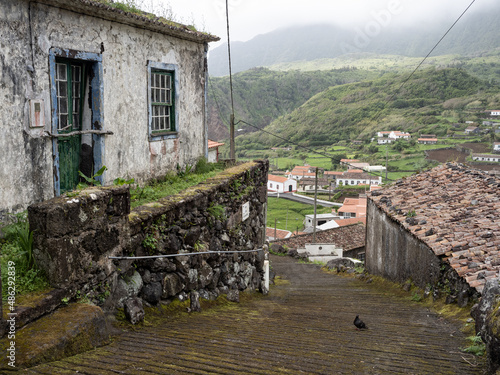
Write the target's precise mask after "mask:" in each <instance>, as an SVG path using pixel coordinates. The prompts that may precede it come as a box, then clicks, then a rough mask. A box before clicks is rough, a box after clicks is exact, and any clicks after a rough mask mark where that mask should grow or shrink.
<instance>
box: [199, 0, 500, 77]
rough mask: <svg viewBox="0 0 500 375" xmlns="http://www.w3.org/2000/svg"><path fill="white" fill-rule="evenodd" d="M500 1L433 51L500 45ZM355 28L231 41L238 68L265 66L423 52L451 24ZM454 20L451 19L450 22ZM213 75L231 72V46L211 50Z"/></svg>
mask: <svg viewBox="0 0 500 375" xmlns="http://www.w3.org/2000/svg"><path fill="white" fill-rule="evenodd" d="M499 11H500V3H498V4H495V5H494V9H489V10H488V11H487V12H486V11H483V12H479V11H478V12H475V13H471V14H469V15H467V17H464V18H463V19H461V20H460V22H458V23H457V24H456V25H455V27H454V28H453V29H452V31H451V32H450V33H449V34H448V35H447V36H446V38H444V39H443V41H442V42H441V43H440V44H439V46H438V47H437V48H436V49H435V50H434V51H433V53H432V56H437V55H447V54H459V55H463V56H469V55H473V54H477V53H478V52H488V51H490V50H491V49H493V48H495V47H497V46H499V45H500V18H499V17H498V14H499ZM373 21H374V22H371V23H367V24H366V25H365V26H364V27H363V26H360V27H355V28H354V29H346V28H341V27H338V26H335V25H329V24H321V25H305V26H295V27H289V28H283V29H278V30H275V31H273V32H270V33H267V34H262V35H258V36H256V37H255V38H253V39H251V40H249V41H247V42H232V43H231V60H232V70H233V73H236V72H240V71H244V70H247V69H251V68H253V67H259V66H272V65H276V64H279V63H286V62H294V61H300V60H302V61H313V60H318V59H329V58H336V57H339V56H343V55H346V54H352V53H375V54H380V55H384V54H388V55H401V56H408V57H423V56H425V55H427V54H428V53H429V51H430V50H431V48H432V47H433V46H434V45H435V44H436V43H437V42H438V40H439V39H440V38H441V37H442V36H443V35H444V33H445V32H446V30H448V27H449V26H448V25H444V24H436V23H430V22H429V23H426V24H422V25H421V26H419V27H416V26H412V27H408V28H405V29H402V28H397V29H396V28H395V27H391V25H390V24H388V25H386V26H385V25H384V24H383V23H384V20H383V19H381V20H380V21H379V27H376V22H377V20H376V19H375V20H373ZM450 25H451V23H450ZM209 72H210V75H211V76H223V75H227V74H228V63H227V46H226V45H221V46H219V47H217V48H215V49H213V50H212V51H210V53H209Z"/></svg>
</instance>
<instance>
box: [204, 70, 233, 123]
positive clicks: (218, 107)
mask: <svg viewBox="0 0 500 375" xmlns="http://www.w3.org/2000/svg"><path fill="white" fill-rule="evenodd" d="M208 84H209V86H210V89H211V91H212V97H213V98H214V102H215V105H216V106H217V112H219V117H220V120H221V121H222V123H223V124H224V125H225V126H228V124H227V123H226V122H224V117H223V116H222V110H221V109H220V105H219V101H218V100H217V95H215V90H214V86H213V84H212V80H211V79H210V76H208Z"/></svg>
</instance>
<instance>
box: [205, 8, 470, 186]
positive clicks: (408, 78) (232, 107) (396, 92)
mask: <svg viewBox="0 0 500 375" xmlns="http://www.w3.org/2000/svg"><path fill="white" fill-rule="evenodd" d="M475 2H476V0H472V2H471V3H470V4H469V5H468V6H467V8H466V9H465V10H464V11H463V12H462V14H461V15H460V16H459V17H458V18H457V19H456V20H455V22H454V23H453V24H452V25H451V26H450V27H449V28H448V30H447V31H446V32H445V33H444V34H443V36H442V37H441V38H440V39H439V40H438V42H437V43H436V44H435V45H434V47H432V49H431V50H430V51H429V53H427V55H426V56H425V57H424V58H423V59H422V61H421V62H420V63H419V64H418V65H417V67H416V68H415V69H414V70H413V71H412V72H411V73H410V75H409V76H408V77H407V78H406V79H405V80H404V81H403V82H402V83H401V85H400V86H399V88H398V89H397V90H396V91H395V92H394V93H393V94H392V95H391V96H390V97H389V99H388V100H387V101H386V103H385V104H384V108H382V109H381V110H379V111H378V112H377V113H376V114H375V116H373V117H372V119H371V121H375V120H377V119H378V117H379V116H380V114H381V113H382V111H383V110H384V109H385V107H386V106H387V104H388V103H389V102H391V101H392V100H393V99H394V97H395V96H396V95H397V94H398V92H399V91H401V89H402V88H403V86H404V85H405V84H406V83H407V82H408V81H409V80H410V79H411V77H412V76H413V75H414V74H415V73H416V72H417V70H418V69H419V68H420V67H421V66H422V64H423V63H424V62H425V61H426V60H427V58H428V57H429V56H430V55H431V54H432V52H434V50H435V49H436V48H437V47H438V46H439V44H440V43H441V42H442V41H443V39H444V38H445V37H446V36H447V35H448V34H449V32H450V31H451V30H452V29H453V28H454V27H455V25H456V24H457V23H458V21H460V19H461V18H462V17H463V16H464V15H465V13H467V11H468V10H469V9H470V7H471V6H472V5H473V4H474V3H475ZM226 21H227V39H228V58H229V90H230V95H231V124H230V126H231V145H232V151H231V158H234V157H235V155H234V153H233V152H234V97H233V80H232V71H231V49H230V35H229V6H228V0H226ZM212 91H214V90H213V88H212ZM214 98H215V93H214ZM216 103H217V101H216ZM217 106H218V103H217ZM218 109H219V114H221V111H220V107H219V106H218ZM221 118H222V116H221ZM239 122H242V123H244V124H246V125H248V126H251V127H253V128H256V129H257V130H259V131H261V132H263V133H266V134H269V135H272V136H274V137H276V138H279V139H281V140H282V141H284V142H287V143H291V144H293V145H295V146H297V147H301V148H304V149H305V150H308V151H309V152H312V153H316V154H318V155H321V156H324V157H327V158H330V159H331V158H332V157H333V155H327V154H324V153H321V152H318V151H316V150H313V149H311V148H309V147H306V146H303V145H300V144H298V143H295V142H293V141H291V140H290V139H287V138H283V137H281V136H279V135H277V134H274V133H271V132H269V131H267V130H264V129H262V128H259V127H258V126H256V125H253V124H250V123H249V122H247V121H244V120H239V121H238V123H239ZM367 126H368V125H367ZM348 165H349V166H352V165H351V164H348ZM367 173H368V174H371V172H367ZM389 180H390V179H389ZM390 181H393V180H390Z"/></svg>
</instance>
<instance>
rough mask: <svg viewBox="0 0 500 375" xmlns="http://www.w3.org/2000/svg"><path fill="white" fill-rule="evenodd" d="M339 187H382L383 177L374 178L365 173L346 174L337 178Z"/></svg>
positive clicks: (348, 172)
mask: <svg viewBox="0 0 500 375" xmlns="http://www.w3.org/2000/svg"><path fill="white" fill-rule="evenodd" d="M335 177H336V182H337V185H340V184H342V185H344V186H345V185H377V186H378V185H381V184H382V177H380V176H373V175H371V174H369V173H364V172H361V173H360V172H352V170H351V171H347V172H344V173H343V174H342V175H341V176H335Z"/></svg>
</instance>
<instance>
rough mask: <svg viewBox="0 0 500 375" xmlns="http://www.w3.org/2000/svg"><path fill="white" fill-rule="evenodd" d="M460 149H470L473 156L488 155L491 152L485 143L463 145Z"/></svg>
mask: <svg viewBox="0 0 500 375" xmlns="http://www.w3.org/2000/svg"><path fill="white" fill-rule="evenodd" d="M462 147H463V148H468V149H471V150H472V152H473V153H475V154H489V153H490V152H491V146H490V145H489V144H487V143H464V144H462Z"/></svg>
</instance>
